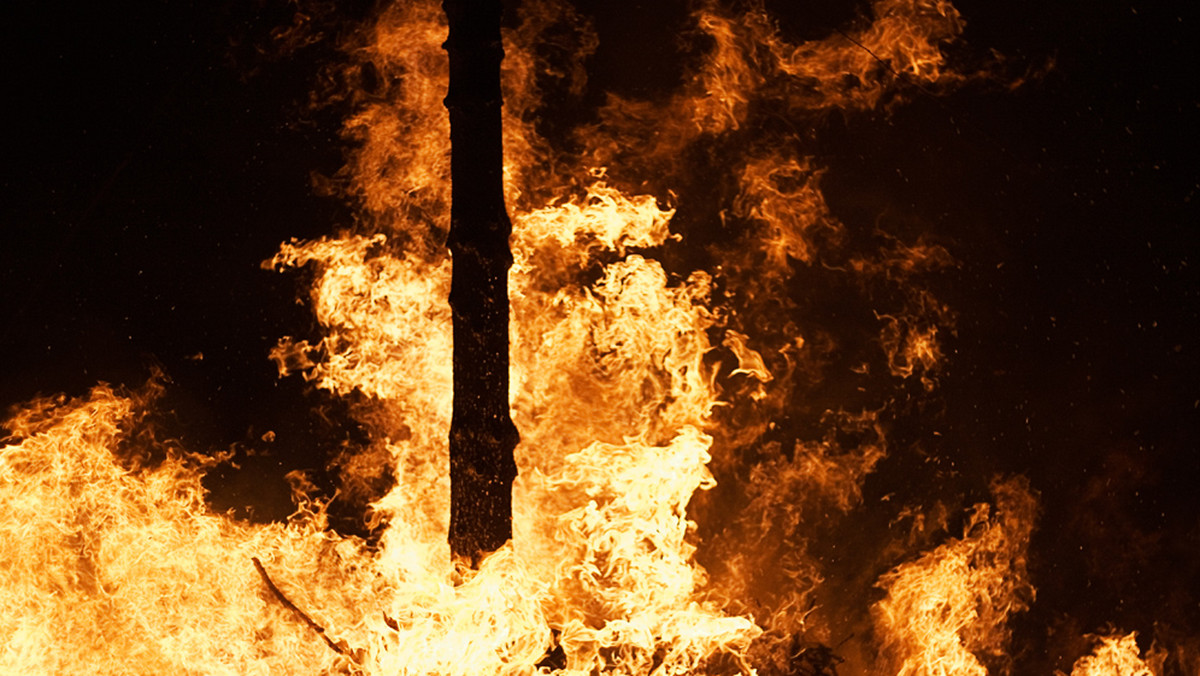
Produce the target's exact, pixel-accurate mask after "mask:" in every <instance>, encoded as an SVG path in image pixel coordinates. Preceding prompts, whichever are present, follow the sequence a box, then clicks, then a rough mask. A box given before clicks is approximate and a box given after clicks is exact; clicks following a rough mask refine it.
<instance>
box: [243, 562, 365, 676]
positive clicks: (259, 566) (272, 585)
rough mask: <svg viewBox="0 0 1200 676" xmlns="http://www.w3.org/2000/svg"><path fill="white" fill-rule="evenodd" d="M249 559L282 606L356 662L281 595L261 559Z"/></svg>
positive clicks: (331, 646) (319, 626) (331, 645)
mask: <svg viewBox="0 0 1200 676" xmlns="http://www.w3.org/2000/svg"><path fill="white" fill-rule="evenodd" d="M250 560H251V561H253V562H254V568H255V569H256V570H257V571H258V574H259V576H260V577H261V578H262V579H263V582H265V583H267V588H268V589H270V590H271V593H272V594H274V595H275V598H276V599H278V600H279V602H280V603H282V604H283V607H285V608H287V609H288V610H290V611H292V614H294V615H295V616H296V617H298V618H300V620H301V621H302V622H304V624H306V625H308V628H309V629H312V630H313V631H315V632H317V633H318V634H320V636H321V638H322V639H323V640H324V641H325V645H327V646H329V648H330V649H331V650H333V651H334V652H335V653H337V654H339V655H343V656H345V657H346V658H347V659H349V660H350V661H352V662H354V663H355V664H357V663H358V660H356V659H354V655H351V654H350V652H349V651H348V650H347V649H346V648H345V646H344V645H338V644H337V643H334V642H333V641H332V640H331V639H330V638H329V636H328V635H326V634H325V627H322V626H321V625H319V624H317V623H316V622H314V621H313V619H312V618H311V617H309V616H308V614H307V613H305V612H304V611H303V610H300V608H299V607H298V606H296V604H295V603H292V602H291V600H289V599H288V597H286V596H284V595H283V592H282V591H280V589H279V587H276V586H275V583H274V582H273V581H272V580H271V576H270V575H267V569H266V568H263V565H262V561H259V560H258V557H257V556H252V557H250Z"/></svg>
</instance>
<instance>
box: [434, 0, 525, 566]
mask: <svg viewBox="0 0 1200 676" xmlns="http://www.w3.org/2000/svg"><path fill="white" fill-rule="evenodd" d="M442 8H443V9H444V10H445V12H446V18H447V19H448V20H449V23H450V36H449V38H448V39H447V40H446V44H445V48H446V51H447V52H448V53H449V56H450V91H449V93H448V94H447V96H446V108H447V110H449V112H450V175H451V182H452V187H451V196H452V200H453V202H452V206H451V211H450V238H449V239H450V241H449V244H450V252H451V256H452V257H453V263H454V268H453V277H452V278H451V284H450V308H451V311H452V313H453V317H454V414H453V418H452V421H451V423H450V550H451V552H452V553H453V554H455V555H456V556H461V557H464V558H466V559H468V560H470V561H471V562H472V563H473V564H477V563H478V562H479V559H480V558H481V556H482V555H483V554H485V553H487V552H491V551H495V550H496V549H499V548H500V546H501V545H503V544H504V543H505V542H506V541H507V540H508V539H509V538H511V537H512V482H513V479H514V478H515V477H516V475H517V466H516V462H515V461H514V460H513V449H514V448H515V447H516V445H517V440H518V434H517V429H516V427H515V426H514V425H513V423H512V419H511V418H510V417H509V411H508V269H509V267H511V266H512V252H511V251H510V250H509V246H508V238H509V235H510V234H511V233H512V224H511V223H510V222H509V220H508V212H507V211H506V210H505V208H504V189H503V146H502V142H501V135H500V134H501V125H500V105H501V100H500V61H501V59H503V58H504V50H503V47H502V45H501V42H500V12H501V2H500V0H444V1H443V3H442Z"/></svg>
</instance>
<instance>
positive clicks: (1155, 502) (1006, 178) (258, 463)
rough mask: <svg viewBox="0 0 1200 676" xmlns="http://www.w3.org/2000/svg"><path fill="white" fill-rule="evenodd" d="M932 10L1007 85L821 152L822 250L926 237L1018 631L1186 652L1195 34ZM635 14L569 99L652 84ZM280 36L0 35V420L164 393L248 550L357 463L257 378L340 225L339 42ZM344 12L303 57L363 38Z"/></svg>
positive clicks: (904, 112)
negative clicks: (826, 218) (296, 492)
mask: <svg viewBox="0 0 1200 676" xmlns="http://www.w3.org/2000/svg"><path fill="white" fill-rule="evenodd" d="M348 4H351V3H348ZM359 4H361V3H359ZM583 4H584V5H586V7H587V8H588V9H591V10H595V9H596V8H595V7H593V6H600V5H603V4H605V3H594V2H593V3H583ZM618 4H619V3H618ZM828 5H829V3H817V2H807V1H805V2H783V1H782V0H781V1H777V2H770V3H768V7H769V8H771V9H772V10H774V11H776V12H777V13H779V16H780V22H781V26H782V28H783V30H784V31H785V32H788V33H789V34H790V35H793V36H801V37H819V36H823V35H826V34H828V33H829V29H830V28H831V27H833V26H835V25H839V24H841V23H843V22H845V21H847V20H850V19H853V17H854V16H855V15H856V12H857V11H859V10H861V9H862V6H861V5H858V4H853V3H847V4H845V5H844V6H841V7H839V8H837V9H835V10H831V9H830V8H829V7H828ZM955 5H956V7H958V9H959V10H960V11H961V12H962V14H963V15H964V17H965V18H966V21H967V30H966V33H965V35H964V44H963V45H960V46H958V47H956V48H955V50H956V53H961V54H963V55H965V56H966V57H968V58H975V59H980V58H982V56H983V55H987V54H988V53H989V52H990V50H994V51H995V53H997V54H999V55H1002V56H1003V58H1004V60H1005V62H1004V63H1005V65H1004V69H1005V70H1004V72H1006V73H1008V74H1011V75H1014V76H1015V75H1024V74H1029V76H1028V78H1027V80H1026V82H1025V83H1024V84H1022V85H1021V86H1019V87H1016V88H1015V89H1012V90H1011V91H1010V90H1009V89H1007V88H1005V87H1002V86H998V85H993V86H982V85H980V86H972V87H966V88H964V89H962V90H960V91H959V92H957V93H953V94H950V95H947V96H942V97H933V96H917V97H916V98H915V100H914V101H912V102H911V103H910V104H909V105H906V106H904V107H901V108H897V109H896V111H895V112H894V113H893V114H891V115H890V116H884V115H879V116H874V117H870V118H868V119H865V120H860V121H859V122H857V123H856V124H854V125H853V126H852V127H850V128H848V129H847V130H846V131H843V132H842V133H841V134H839V135H836V136H834V137H831V138H830V139H829V140H828V141H827V142H826V143H825V144H824V145H823V146H822V152H823V153H824V157H823V158H822V159H823V161H825V162H827V163H828V165H829V167H830V168H829V173H828V175H827V182H826V184H825V185H826V194H827V198H828V200H829V204H830V207H831V209H833V211H834V213H835V214H837V215H838V216H839V217H841V218H842V219H843V220H844V221H845V222H846V223H847V225H848V227H854V226H855V224H866V225H868V226H869V224H871V223H872V222H875V221H877V219H885V220H886V219H891V220H893V221H896V222H912V223H921V224H923V227H925V228H927V229H928V230H929V231H930V232H931V233H932V234H933V235H934V236H935V238H936V239H937V241H939V242H941V243H943V244H944V245H945V246H946V247H947V248H948V249H949V250H950V251H951V253H952V254H953V255H954V256H955V257H956V258H957V259H958V260H959V261H960V262H961V265H960V267H959V268H957V269H956V270H955V271H953V273H951V278H950V279H949V280H948V281H947V282H946V283H945V284H944V288H943V289H942V290H941V292H942V295H943V297H944V300H946V302H948V303H949V304H950V305H951V306H952V307H953V308H954V309H955V310H956V311H957V312H958V313H959V320H958V332H957V335H956V336H955V337H953V338H952V339H951V340H950V341H949V343H948V345H947V347H948V348H949V349H948V353H949V357H948V359H949V363H948V366H947V370H946V374H945V376H944V377H943V379H942V382H941V387H942V392H943V395H944V401H945V404H944V411H942V412H941V413H940V414H939V417H938V420H937V422H936V424H933V423H931V424H930V426H929V428H928V429H927V430H925V431H929V432H936V433H937V438H936V441H934V442H930V443H931V445H932V446H934V447H935V448H934V449H933V450H932V451H931V452H933V453H940V454H941V455H942V457H944V458H948V459H949V460H948V461H947V462H950V463H951V464H952V465H953V467H954V470H953V472H957V473H962V474H970V475H988V474H992V473H997V472H1001V473H1013V472H1020V473H1024V474H1026V475H1027V476H1029V477H1031V479H1032V481H1033V484H1034V487H1035V488H1036V489H1037V490H1038V491H1040V493H1041V501H1042V509H1043V517H1042V518H1043V521H1042V524H1043V525H1042V526H1041V527H1040V528H1039V531H1038V533H1037V534H1036V535H1035V543H1034V549H1035V555H1034V560H1033V561H1032V562H1031V566H1032V568H1033V574H1034V584H1035V586H1038V587H1039V589H1040V590H1041V591H1040V595H1039V600H1038V604H1037V606H1038V607H1043V606H1044V607H1045V608H1047V610H1043V611H1035V613H1036V612H1040V613H1041V615H1035V616H1033V617H1032V618H1031V619H1029V620H1028V621H1029V622H1031V623H1040V624H1041V625H1042V626H1046V625H1054V624H1056V623H1059V624H1061V622H1062V621H1061V619H1060V618H1057V617H1055V616H1054V613H1055V612H1057V611H1055V610H1053V609H1055V608H1063V607H1068V606H1069V607H1071V608H1072V609H1073V610H1072V612H1073V614H1074V616H1075V617H1076V619H1075V620H1073V621H1074V622H1077V623H1078V626H1076V627H1074V628H1075V629H1079V630H1082V631H1094V630H1097V629H1100V628H1102V625H1103V623H1104V622H1113V623H1114V624H1115V625H1117V626H1119V627H1123V628H1127V629H1133V628H1139V629H1142V630H1143V631H1149V630H1150V627H1151V625H1152V624H1153V622H1154V620H1155V619H1161V618H1164V617H1166V618H1170V619H1171V621H1172V622H1174V623H1175V624H1176V625H1177V626H1184V627H1190V628H1191V630H1192V631H1200V605H1197V598H1198V596H1197V593H1196V591H1195V590H1196V589H1200V563H1198V562H1200V498H1198V497H1197V494H1198V492H1200V489H1198V488H1197V486H1200V424H1198V423H1200V361H1198V358H1200V341H1197V338H1196V336H1197V331H1198V328H1200V278H1198V271H1200V257H1198V254H1200V249H1198V245H1200V234H1198V229H1200V213H1198V210H1197V200H1198V199H1200V195H1197V190H1198V188H1200V167H1198V162H1197V153H1198V150H1200V149H1198V148H1197V145H1196V143H1195V140H1194V137H1195V136H1196V129H1197V128H1198V127H1200V92H1198V91H1197V88H1198V84H1197V83H1200V72H1197V71H1198V69H1197V67H1196V66H1197V58H1196V53H1195V46H1194V45H1195V44H1196V42H1197V40H1200V32H1198V31H1197V11H1196V5H1195V4H1194V3H1185V2H1170V3H1154V2H1142V1H1141V0H1138V1H1136V2H1132V3H1131V2H1114V1H1111V0H1098V1H1094V0H1073V1H1070V2H1067V1H1064V0H1051V1H1049V2H1033V1H1032V0H1020V1H1019V2H1015V3H996V2H982V1H978V0H972V1H970V2H965V1H964V2H956V3H955ZM654 7H655V5H654V3H646V4H644V5H643V4H639V3H632V4H630V5H629V6H628V7H625V8H623V9H622V12H623V13H622V14H621V15H620V16H616V15H612V14H609V15H602V16H600V17H598V19H597V25H598V27H599V30H600V32H601V40H602V45H607V46H605V47H602V49H601V51H600V53H599V54H598V55H597V56H596V58H595V59H594V63H593V66H594V68H595V70H596V73H595V75H594V76H593V80H592V82H593V86H595V87H603V88H610V89H620V90H622V91H624V92H625V93H627V94H631V95H638V94H639V92H640V91H641V90H643V89H647V88H653V87H655V86H658V84H659V83H660V82H661V81H669V80H670V78H671V77H672V76H671V75H670V73H667V74H663V73H662V72H660V71H657V70H655V69H654V68H653V67H652V66H651V65H647V64H653V63H655V62H656V60H655V59H645V58H638V55H639V53H640V52H639V49H640V50H643V51H646V50H648V51H650V52H653V49H654V46H655V45H662V44H669V43H670V41H669V40H665V39H663V36H661V35H657V34H656V31H659V32H662V31H666V30H669V28H670V25H671V24H670V22H669V21H662V20H661V19H662V17H660V16H658V15H657V14H656V12H657V11H659V10H657V9H654ZM293 11H294V8H293V7H291V6H289V5H288V4H286V3H283V2H276V1H274V0H271V1H268V0H257V1H255V2H244V3H230V2H211V3H209V2H201V3H185V2H158V3H152V2H140V3H136V5H129V4H125V5H124V6H123V8H122V10H121V11H119V12H116V11H112V10H110V9H109V8H107V7H104V6H102V3H74V4H73V5H72V6H70V7H63V8H58V9H57V10H56V11H53V12H51V11H49V10H48V8H47V6H46V5H44V4H42V3H31V2H23V1H22V2H6V3H4V4H3V8H2V9H0V31H3V38H2V39H0V50H3V51H2V53H3V63H4V64H5V65H4V68H3V72H2V75H0V77H2V78H3V89H2V90H3V91H4V92H5V97H4V98H5V103H4V106H3V108H4V110H5V111H6V112H7V115H6V116H5V117H6V120H5V122H4V135H3V167H2V170H0V191H2V197H0V232H2V234H3V240H2V242H0V374H2V376H0V405H6V406H7V405H10V404H17V403H19V402H22V401H25V400H28V399H30V398H32V397H34V396H36V395H49V394H54V393H58V392H65V393H67V394H68V395H72V396H77V395H81V394H84V393H85V392H86V391H87V389H88V388H89V387H91V386H93V385H94V384H95V383H97V382H100V381H104V382H109V383H113V384H125V385H129V386H131V387H136V386H138V385H139V384H141V383H143V382H144V381H145V380H146V379H147V378H148V377H149V375H150V373H151V370H152V369H154V368H161V369H162V370H163V371H164V372H165V374H166V375H167V376H168V377H169V378H170V379H171V382H172V384H171V385H170V386H169V387H168V392H167V394H166V395H165V396H166V401H165V405H164V410H170V411H173V412H174V413H173V415H172V416H170V417H171V420H170V421H169V427H170V430H171V432H172V434H174V435H176V436H178V437H179V438H180V439H181V440H182V442H183V443H184V445H185V446H186V447H188V448H191V449H193V450H214V449H227V448H231V447H233V448H236V449H240V450H239V453H240V455H239V459H240V463H241V468H242V469H240V470H232V469H230V470H226V471H224V472H223V473H222V474H221V475H220V480H219V481H214V482H212V489H213V492H214V497H213V501H214V504H216V505H218V506H219V507H221V508H232V507H244V506H246V505H253V506H254V510H253V512H254V514H255V515H257V516H259V517H262V518H280V517H282V516H284V515H286V514H287V512H288V511H289V507H288V503H287V491H286V484H285V482H284V480H283V479H282V475H283V473H285V472H286V471H288V470H290V469H293V468H304V469H314V468H317V467H320V466H321V465H322V464H323V459H322V458H323V454H324V453H325V452H327V450H328V449H329V448H336V447H337V446H338V445H339V444H343V443H353V442H354V439H355V435H356V434H357V431H356V429H355V427H354V425H353V424H352V423H348V422H346V421H345V420H341V419H339V417H338V415H337V413H336V410H335V411H334V412H333V413H324V414H318V413H317V412H316V411H317V410H318V409H320V408H321V407H322V406H325V405H328V404H330V402H329V400H328V398H326V397H322V395H320V394H318V393H313V392H308V391H307V388H306V387H305V385H304V384H303V383H302V382H300V381H299V379H298V378H294V377H293V378H289V379H284V380H280V379H279V378H278V377H277V372H276V368H275V366H274V365H273V364H272V363H271V362H270V361H269V360H268V359H267V352H268V351H269V349H270V348H271V347H272V346H273V345H274V344H275V343H276V341H277V339H278V338H279V337H281V336H284V335H298V336H312V335H315V326H314V322H313V319H312V318H311V314H310V312H309V310H308V309H307V308H306V307H305V306H303V305H302V304H298V303H297V302H296V300H295V299H296V298H297V297H298V296H304V294H305V293H306V279H305V277H304V275H303V274H296V273H292V274H279V273H274V272H270V271H265V270H263V269H261V268H260V263H261V261H263V260H264V259H267V258H269V257H270V256H271V255H272V253H273V252H274V251H275V249H276V247H277V246H278V244H279V243H280V242H283V241H286V240H287V239H289V238H291V237H298V238H302V239H303V238H312V237H317V236H321V235H324V234H329V233H333V232H334V231H336V230H337V229H338V228H339V227H346V226H348V225H349V224H350V223H351V215H350V211H349V209H348V208H347V207H346V205H344V204H343V203H341V202H339V201H338V200H337V199H332V198H328V197H322V196H319V195H317V194H316V192H315V191H314V189H313V187H312V185H313V180H312V176H313V175H330V174H332V173H333V172H335V171H336V170H337V168H338V167H339V166H340V163H341V161H342V145H341V141H340V139H339V137H338V124H339V120H340V116H341V115H342V114H343V112H344V111H343V110H339V109H337V108H336V107H331V108H322V109H313V108H312V107H311V106H310V105H309V96H310V95H309V92H310V91H311V90H312V89H313V86H314V82H315V81H316V79H317V76H318V73H319V72H320V69H321V66H322V65H324V64H326V63H329V62H330V61H331V60H333V59H335V58H336V52H335V50H334V49H333V46H332V42H333V41H332V40H325V41H324V42H318V43H317V44H315V45H312V46H308V47H305V48H302V49H299V50H292V51H287V52H286V53H285V51H286V50H283V49H281V48H279V46H278V44H277V43H276V42H274V41H272V39H271V37H270V36H271V32H272V30H273V29H275V28H277V27H279V26H281V25H287V24H289V23H290V22H292V21H293V18H294V17H293ZM341 11H342V12H343V14H342V15H340V16H339V17H338V18H337V19H336V20H335V19H333V18H331V17H325V18H324V19H319V21H324V23H323V24H321V26H322V28H321V30H323V31H324V32H325V33H326V34H334V33H336V32H337V31H338V30H339V29H341V28H342V27H344V26H345V25H350V24H352V23H353V20H354V18H355V14H356V13H357V14H358V15H361V14H363V13H364V12H365V11H366V10H365V8H353V7H351V8H350V9H346V8H343V9H342V10H341ZM623 26H627V27H628V28H629V32H628V33H625V34H624V37H622V35H623V33H622V27H623ZM622 40H628V41H630V44H632V43H637V44H638V45H640V47H636V48H635V47H630V45H629V44H626V45H625V47H626V48H625V49H621V48H619V47H620V46H621V41H622ZM335 408H336V407H335ZM268 430H271V431H274V432H275V433H276V437H275V441H274V442H273V443H271V444H268V443H267V442H264V441H261V437H262V435H263V434H264V433H265V432H266V431H268ZM282 449H286V451H285V450H282ZM248 451H253V452H248ZM867 488H868V493H869V492H870V491H871V490H872V485H871V484H870V483H868V487H867ZM1189 590H1190V591H1189ZM1184 592H1188V593H1184ZM1031 631H1032V630H1031Z"/></svg>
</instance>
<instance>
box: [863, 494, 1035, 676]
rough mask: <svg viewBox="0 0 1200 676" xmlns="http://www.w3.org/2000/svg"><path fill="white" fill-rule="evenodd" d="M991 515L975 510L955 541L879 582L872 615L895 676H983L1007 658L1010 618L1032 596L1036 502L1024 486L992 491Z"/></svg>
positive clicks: (986, 508) (982, 507)
mask: <svg viewBox="0 0 1200 676" xmlns="http://www.w3.org/2000/svg"><path fill="white" fill-rule="evenodd" d="M992 490H993V492H994V493H995V494H996V509H995V514H994V515H993V514H992V507H991V506H990V505H988V504H986V503H980V504H978V505H976V506H975V508H974V510H973V511H972V513H971V514H970V515H969V517H968V520H967V524H966V525H965V526H964V529H963V530H964V535H963V537H962V538H961V539H957V540H952V541H950V542H948V543H946V544H944V545H942V546H940V547H938V548H937V549H934V550H933V551H930V552H928V553H926V554H924V555H922V556H921V557H920V558H919V559H917V560H915V561H911V562H908V563H905V564H902V565H900V566H898V567H897V568H895V569H894V570H892V571H891V572H889V573H887V574H886V575H884V576H883V577H882V578H880V580H879V586H880V587H882V588H883V589H884V590H885V591H886V592H887V597H886V598H885V599H884V600H882V601H880V602H879V603H877V604H876V605H875V607H874V612H875V623H876V631H877V633H878V634H879V636H880V640H881V643H882V647H883V653H884V657H885V659H886V660H887V662H888V664H890V665H892V667H893V668H894V669H895V670H896V671H895V673H896V674H897V675H898V676H949V675H951V674H954V675H956V676H957V675H961V674H969V675H972V676H986V674H987V673H988V670H987V668H986V667H985V665H984V662H983V661H982V660H984V659H989V658H990V659H997V658H1002V657H1003V656H1004V655H1005V654H1006V649H1007V643H1008V639H1009V630H1008V628H1007V626H1006V624H1005V622H1006V620H1007V619H1008V617H1009V616H1010V615H1011V614H1013V613H1015V612H1018V611H1020V610H1024V609H1025V608H1027V607H1028V604H1029V602H1031V601H1032V600H1033V599H1032V596H1033V588H1032V587H1031V586H1030V585H1029V582H1028V575H1027V572H1026V550H1027V549H1028V547H1029V536H1030V534H1031V532H1032V530H1033V523H1034V512H1035V509H1036V507H1035V498H1034V496H1033V494H1032V493H1031V492H1030V489H1029V486H1028V482H1027V481H1025V480H1024V479H1010V480H1008V481H1005V482H997V483H995V484H993V486H992Z"/></svg>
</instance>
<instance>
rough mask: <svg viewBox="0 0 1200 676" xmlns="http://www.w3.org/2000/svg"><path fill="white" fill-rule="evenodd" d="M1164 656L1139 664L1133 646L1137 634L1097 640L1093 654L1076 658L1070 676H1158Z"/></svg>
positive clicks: (1136, 648) (1138, 654) (1138, 658)
mask: <svg viewBox="0 0 1200 676" xmlns="http://www.w3.org/2000/svg"><path fill="white" fill-rule="evenodd" d="M1163 657H1164V655H1161V654H1159V655H1156V656H1155V657H1152V658H1150V660H1149V662H1153V663H1155V665H1154V666H1153V667H1152V666H1151V664H1150V663H1149V662H1147V661H1143V660H1142V657H1141V652H1140V651H1139V650H1138V646H1137V634H1126V635H1124V636H1119V635H1118V636H1105V637H1100V638H1099V640H1098V642H1097V645H1096V650H1095V651H1094V652H1093V653H1092V654H1091V655H1087V656H1085V657H1081V658H1079V661H1077V662H1076V663H1075V667H1074V668H1073V669H1071V676H1156V674H1161V673H1163V672H1162V662H1163Z"/></svg>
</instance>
